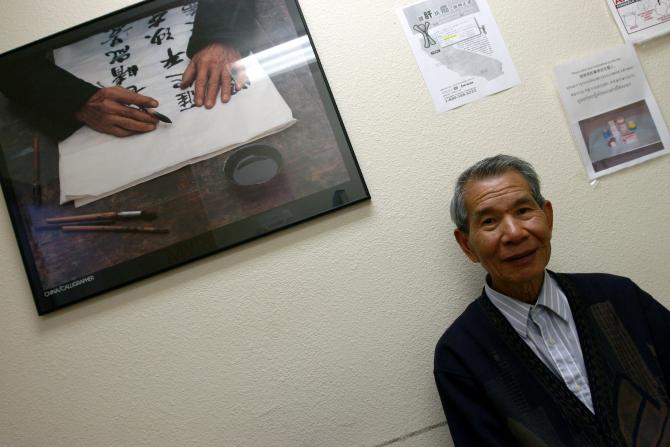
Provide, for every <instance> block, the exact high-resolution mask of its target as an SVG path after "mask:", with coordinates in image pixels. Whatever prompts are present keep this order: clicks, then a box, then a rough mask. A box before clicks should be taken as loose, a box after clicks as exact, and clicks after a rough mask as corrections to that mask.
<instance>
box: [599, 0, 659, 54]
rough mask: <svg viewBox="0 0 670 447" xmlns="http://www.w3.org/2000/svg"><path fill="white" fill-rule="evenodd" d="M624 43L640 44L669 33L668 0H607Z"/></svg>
mask: <svg viewBox="0 0 670 447" xmlns="http://www.w3.org/2000/svg"><path fill="white" fill-rule="evenodd" d="M607 4H608V6H609V8H610V11H611V13H612V16H613V17H614V21H615V22H616V23H617V26H618V27H619V31H621V35H622V36H623V38H624V40H625V41H626V42H631V43H640V42H644V41H647V40H649V39H653V38H654V37H658V36H662V35H663V34H667V33H668V32H670V0H607Z"/></svg>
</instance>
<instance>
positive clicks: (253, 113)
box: [0, 0, 370, 314]
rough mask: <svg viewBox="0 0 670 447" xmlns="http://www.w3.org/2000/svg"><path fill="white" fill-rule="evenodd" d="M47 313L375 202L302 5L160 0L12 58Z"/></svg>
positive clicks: (9, 87) (22, 245)
mask: <svg viewBox="0 0 670 447" xmlns="http://www.w3.org/2000/svg"><path fill="white" fill-rule="evenodd" d="M0 180H1V182H2V190H3V193H4V197H5V202H6V205H7V208H8V210H9V215H10V218H11V220H12V225H13V227H14V232H15V235H16V238H17V241H18V245H19V249H20V251H21V255H22V258H23V262H24V266H25V269H26V273H27V277H28V280H29V283H30V286H31V289H32V293H33V297H34V299H35V304H36V307H37V311H38V313H39V314H45V313H48V312H51V311H53V310H55V309H58V308H61V307H64V306H67V305H69V304H72V303H75V302H78V301H81V300H83V299H86V298H90V297H92V296H95V295H99V294H101V293H103V292H105V291H108V290H110V289H113V288H117V287H120V286H122V285H124V284H127V283H130V282H133V281H136V280H139V279H142V278H145V277H147V276H150V275H153V274H156V273H159V272H162V271H165V270H168V269H170V268H173V267H175V266H178V265H182V264H185V263H187V262H190V261H192V260H195V259H199V258H202V257H203V256H206V255H209V254H212V253H216V252H219V251H221V250H225V249H227V248H230V247H233V246H235V245H239V244H241V243H243V242H246V241H250V240H252V239H256V238H258V237H260V236H263V235H265V234H268V233H271V232H274V231H277V230H280V229H282V228H286V227H288V226H292V225H294V224H297V223H299V222H302V221H305V220H307V219H310V218H314V217H317V216H320V215H323V214H325V213H328V212H330V211H333V210H336V209H339V208H342V207H345V206H348V205H352V204H354V203H357V202H361V201H364V200H367V199H369V198H370V196H369V193H368V190H367V187H366V185H365V182H364V179H363V177H362V174H361V172H360V169H359V167H358V164H357V162H356V159H355V156H354V153H353V150H352V147H351V144H350V142H349V139H348V137H347V135H346V132H345V129H344V127H343V124H342V121H341V119H340V115H339V113H338V111H337V108H336V106H335V103H334V101H333V98H332V95H331V92H330V89H329V87H328V84H327V82H326V79H325V77H324V74H323V70H322V68H321V65H320V63H319V61H318V58H317V56H316V53H315V51H314V47H313V45H312V43H311V40H310V37H309V34H308V31H307V29H306V25H305V23H304V20H303V18H302V14H301V12H300V8H299V5H298V3H297V0H199V1H193V0H190V1H175V0H150V1H144V2H141V3H138V4H136V5H134V6H131V7H128V8H125V9H122V10H120V11H117V12H115V13H112V14H109V15H107V16H104V17H101V18H99V19H96V20H93V21H91V22H87V23H84V24H82V25H79V26H77V27H75V28H72V29H69V30H66V31H63V32H60V33H58V34H55V35H53V36H50V37H47V38H45V39H41V40H39V41H37V42H34V43H31V44H28V45H25V46H23V47H20V48H17V49H14V50H12V51H9V52H7V53H5V54H2V55H0Z"/></svg>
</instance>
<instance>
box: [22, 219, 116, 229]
mask: <svg viewBox="0 0 670 447" xmlns="http://www.w3.org/2000/svg"><path fill="white" fill-rule="evenodd" d="M115 222H116V221H115V220H84V221H81V222H79V221H77V225H110V224H113V223H115ZM65 225H72V223H61V224H47V225H38V226H36V227H35V230H37V231H45V230H60V229H62V228H63V227H64V226H65Z"/></svg>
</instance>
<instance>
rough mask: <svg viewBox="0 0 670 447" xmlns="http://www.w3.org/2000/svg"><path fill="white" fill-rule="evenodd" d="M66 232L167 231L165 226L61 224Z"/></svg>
mask: <svg viewBox="0 0 670 447" xmlns="http://www.w3.org/2000/svg"><path fill="white" fill-rule="evenodd" d="M61 230H63V231H64V232H66V233H71V232H75V231H104V232H108V233H163V234H164V233H169V232H170V230H169V229H167V228H158V227H134V226H125V225H63V226H62V227H61Z"/></svg>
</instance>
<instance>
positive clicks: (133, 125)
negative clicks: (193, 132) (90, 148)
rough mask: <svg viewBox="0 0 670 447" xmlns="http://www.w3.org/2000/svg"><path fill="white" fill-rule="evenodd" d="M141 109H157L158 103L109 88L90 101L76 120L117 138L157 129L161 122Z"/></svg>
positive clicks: (79, 111) (92, 97)
mask: <svg viewBox="0 0 670 447" xmlns="http://www.w3.org/2000/svg"><path fill="white" fill-rule="evenodd" d="M138 107H145V108H150V107H151V108H155V107H158V101H156V100H155V99H154V98H151V97H149V96H144V95H140V94H138V93H135V92H132V91H130V90H126V89H125V88H122V87H105V88H101V89H100V90H98V91H97V92H96V93H95V94H94V95H93V96H91V97H90V98H89V100H88V101H87V102H86V103H85V104H84V105H83V106H82V107H81V109H79V110H78V111H77V113H76V114H75V118H76V119H77V120H79V121H81V122H83V123H84V124H86V125H87V126H88V127H90V128H91V129H93V130H96V131H98V132H101V133H106V134H110V135H114V136H117V137H127V136H130V135H135V134H138V133H146V132H151V131H152V130H155V129H156V124H158V120H157V119H156V118H155V117H153V116H152V115H150V114H149V113H147V112H145V111H143V110H140V109H139V108H138Z"/></svg>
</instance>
